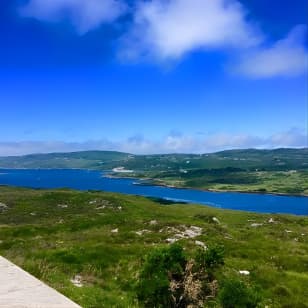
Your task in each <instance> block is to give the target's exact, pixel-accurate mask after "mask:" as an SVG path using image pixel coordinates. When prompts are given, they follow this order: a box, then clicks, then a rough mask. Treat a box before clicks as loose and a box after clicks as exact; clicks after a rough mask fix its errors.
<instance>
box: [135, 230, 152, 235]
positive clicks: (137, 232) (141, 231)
mask: <svg viewBox="0 0 308 308" xmlns="http://www.w3.org/2000/svg"><path fill="white" fill-rule="evenodd" d="M150 232H151V231H150V230H146V229H144V230H140V231H136V232H135V233H136V234H137V235H143V234H144V233H150Z"/></svg>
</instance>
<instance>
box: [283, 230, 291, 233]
mask: <svg viewBox="0 0 308 308" xmlns="http://www.w3.org/2000/svg"><path fill="white" fill-rule="evenodd" d="M285 232H287V233H292V232H293V231H291V230H285Z"/></svg>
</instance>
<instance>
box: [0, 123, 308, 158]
mask: <svg viewBox="0 0 308 308" xmlns="http://www.w3.org/2000/svg"><path fill="white" fill-rule="evenodd" d="M307 138H308V136H307V134H306V133H305V132H304V131H303V130H299V129H295V128H294V129H290V130H289V131H285V132H280V133H276V134H273V135H271V136H269V137H260V136H253V135H247V134H236V135H231V134H227V133H216V134H211V135H209V134H204V135H194V136H191V135H185V134H173V133H171V134H169V135H167V136H166V137H165V138H163V139H161V140H149V139H146V138H144V137H142V136H140V135H138V136H133V137H130V138H128V139H126V140H122V141H110V140H107V139H103V140H96V141H91V140H90V141H86V142H64V141H50V142H44V141H21V142H0V156H7V155H23V154H30V153H50V152H71V151H84V150H115V151H122V152H128V153H134V154H153V153H208V152H215V151H220V150H224V149H234V148H277V147H307V146H308V139H307Z"/></svg>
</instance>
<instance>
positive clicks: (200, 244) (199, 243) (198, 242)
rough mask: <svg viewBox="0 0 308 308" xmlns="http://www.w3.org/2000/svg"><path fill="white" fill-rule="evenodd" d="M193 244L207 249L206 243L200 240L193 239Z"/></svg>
mask: <svg viewBox="0 0 308 308" xmlns="http://www.w3.org/2000/svg"><path fill="white" fill-rule="evenodd" d="M195 244H196V245H197V246H201V247H203V248H204V249H205V250H206V249H207V247H206V245H205V244H204V243H203V242H201V241H195Z"/></svg>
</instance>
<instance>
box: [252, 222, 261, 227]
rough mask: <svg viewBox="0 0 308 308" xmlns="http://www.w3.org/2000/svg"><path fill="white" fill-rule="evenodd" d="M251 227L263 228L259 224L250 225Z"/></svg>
mask: <svg viewBox="0 0 308 308" xmlns="http://www.w3.org/2000/svg"><path fill="white" fill-rule="evenodd" d="M250 226H251V227H260V226H263V224H259V223H253V224H251V225H250Z"/></svg>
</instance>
